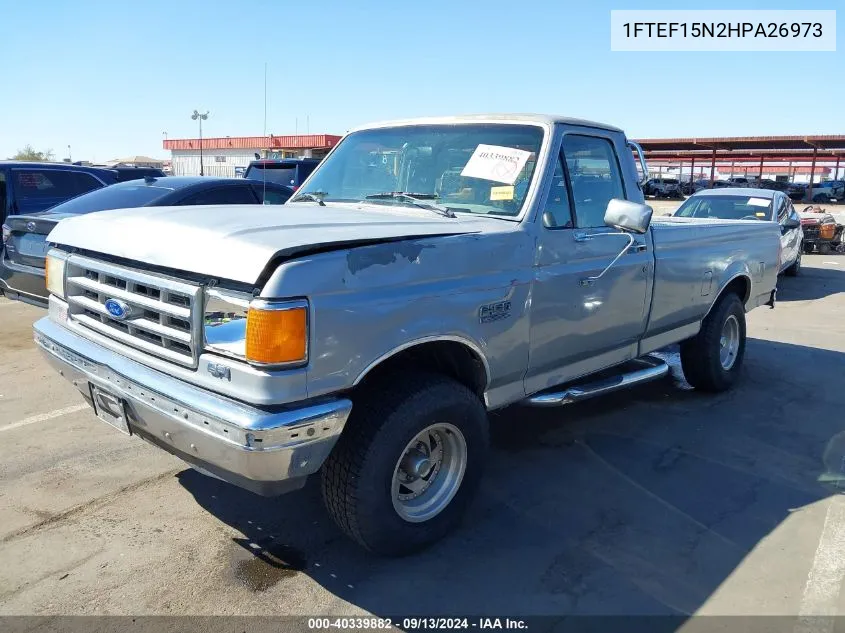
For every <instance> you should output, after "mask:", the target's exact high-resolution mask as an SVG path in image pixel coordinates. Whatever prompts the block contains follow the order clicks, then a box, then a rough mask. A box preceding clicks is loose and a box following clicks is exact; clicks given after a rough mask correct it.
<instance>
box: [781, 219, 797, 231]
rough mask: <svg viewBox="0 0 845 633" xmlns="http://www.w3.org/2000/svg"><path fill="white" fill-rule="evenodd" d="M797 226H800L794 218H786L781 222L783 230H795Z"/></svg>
mask: <svg viewBox="0 0 845 633" xmlns="http://www.w3.org/2000/svg"><path fill="white" fill-rule="evenodd" d="M799 226H801V221H800V220H796V219H795V218H786V220H784V221H783V228H785V229H797V228H798V227H799Z"/></svg>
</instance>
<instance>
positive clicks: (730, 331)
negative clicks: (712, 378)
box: [719, 314, 739, 371]
mask: <svg viewBox="0 0 845 633" xmlns="http://www.w3.org/2000/svg"><path fill="white" fill-rule="evenodd" d="M738 352H739V321H738V320H737V318H736V317H735V316H734V315H733V314H732V315H730V316H729V317H728V318H727V319H726V320H725V324H724V325H723V326H722V335H721V336H720V337H719V362H720V363H721V365H722V369H724V370H726V371H727V370H729V369H730V368H731V367H733V366H734V363H735V362H736V355H737V353H738Z"/></svg>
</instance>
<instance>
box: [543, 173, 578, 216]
mask: <svg viewBox="0 0 845 633" xmlns="http://www.w3.org/2000/svg"><path fill="white" fill-rule="evenodd" d="M543 225H544V226H546V227H547V228H550V229H555V228H572V209H570V207H569V192H568V191H567V190H566V172H564V170H563V157H562V156H558V159H557V164H556V165H555V173H554V176H552V188H551V189H550V190H549V199H548V201H547V202H546V209H545V211H544V212H543Z"/></svg>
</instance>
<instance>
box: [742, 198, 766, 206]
mask: <svg viewBox="0 0 845 633" xmlns="http://www.w3.org/2000/svg"><path fill="white" fill-rule="evenodd" d="M771 203H772V201H771V200H769V199H768V198H749V199H748V202H746V203H745V204H747V205H748V206H749V207H768V206H769V205H770V204H771Z"/></svg>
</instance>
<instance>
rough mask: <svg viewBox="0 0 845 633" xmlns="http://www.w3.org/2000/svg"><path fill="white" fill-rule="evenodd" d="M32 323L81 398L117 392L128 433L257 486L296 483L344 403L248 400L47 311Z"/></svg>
mask: <svg viewBox="0 0 845 633" xmlns="http://www.w3.org/2000/svg"><path fill="white" fill-rule="evenodd" d="M34 329H35V342H36V343H37V344H38V346H39V347H40V348H41V350H42V352H43V353H44V355H45V356H46V357H47V360H48V361H49V362H50V364H51V365H53V366H54V367H55V368H56V369H57V370H58V371H59V373H60V374H61V375H62V376H64V377H65V378H67V379H68V380H70V381H71V382H72V383H73V384H74V385H75V386H76V387H77V389H79V391H80V392H81V393H82V395H83V396H84V397H85V399H86V400H87V401H88V403H89V404H93V403H92V398H91V385H95V386H97V387H99V388H100V389H102V390H105V391H107V392H108V393H110V394H112V395H114V396H117V397H118V398H120V399H121V400H122V401H123V402H124V403H125V410H126V419H127V422H128V426H129V429H130V431H131V432H132V433H133V434H136V435H138V436H140V437H141V438H143V439H145V440H147V441H149V442H151V443H153V444H155V445H156V446H159V447H161V448H163V449H164V450H166V451H168V452H170V453H173V454H174V455H177V456H178V457H181V458H182V459H183V460H185V461H186V462H188V463H190V464H191V465H193V466H195V467H197V468H198V469H199V470H201V471H205V472H206V473H207V474H211V475H214V476H216V477H218V478H220V479H223V480H225V481H228V482H230V483H233V484H235V485H237V486H240V487H242V488H246V489H248V490H251V491H253V492H256V493H258V494H264V495H273V494H281V493H283V492H287V491H288V490H294V489H296V488H300V487H301V486H302V485H303V484H304V483H305V479H306V477H307V476H308V475H311V474H313V473H315V472H316V471H317V470H318V469H319V468H320V466H321V465H322V464H323V461H324V460H325V459H326V457H327V456H328V455H329V453H330V452H331V450H332V448H333V447H334V444H335V442H336V441H337V439H338V437H339V436H340V433H341V431H342V430H343V427H344V425H345V424H346V419H347V418H348V417H349V412H350V411H351V409H352V403H351V402H350V401H349V400H346V399H333V400H324V401H320V402H315V403H310V404H304V405H301V406H299V407H296V406H292V405H291V406H286V407H279V408H276V409H274V410H272V411H271V410H268V409H263V408H256V407H252V406H249V405H246V404H243V403H240V402H236V401H234V400H231V399H229V398H225V397H223V396H219V395H217V394H214V393H211V392H209V391H205V390H202V389H200V388H198V387H195V386H193V385H190V384H188V383H185V382H183V381H181V380H178V379H176V378H173V377H172V376H168V375H167V374H164V373H161V372H159V371H156V370H153V369H150V368H149V367H146V366H144V365H142V364H140V363H138V362H136V361H133V360H130V359H128V358H125V357H122V356H119V355H118V354H115V353H114V352H112V351H110V350H107V349H106V348H104V347H101V346H99V345H97V344H95V343H92V342H91V341H89V340H87V339H85V338H83V337H81V336H79V335H77V334H75V333H73V332H71V331H70V330H68V329H67V328H65V327H62V326H61V325H59V324H58V323H56V322H55V321H53V320H51V319H50V318H49V317H45V318H43V319H41V320H39V321H37V322H36V323H35V326H34Z"/></svg>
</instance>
